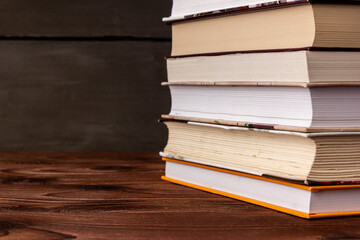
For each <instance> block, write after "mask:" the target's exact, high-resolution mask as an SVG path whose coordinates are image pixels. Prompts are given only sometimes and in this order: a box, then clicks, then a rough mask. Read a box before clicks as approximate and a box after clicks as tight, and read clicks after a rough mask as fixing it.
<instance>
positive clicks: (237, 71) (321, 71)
mask: <svg viewBox="0 0 360 240" xmlns="http://www.w3.org/2000/svg"><path fill="white" fill-rule="evenodd" d="M166 61H167V73H168V83H169V84H184V85H185V84H198V83H206V84H214V85H216V84H217V85H219V84H225V83H229V84H234V83H243V84H244V85H245V83H248V84H254V83H258V84H262V85H265V84H266V83H268V84H269V85H281V84H282V85H286V84H288V85H289V84H290V83H303V85H308V86H309V85H320V84H323V85H325V84H332V85H345V84H347V85H354V84H357V85H358V84H360V51H346V52H344V51H307V50H294V51H286V52H261V53H233V54H221V55H215V56H214V55H210V56H206V55H205V56H191V57H169V58H167V60H166Z"/></svg>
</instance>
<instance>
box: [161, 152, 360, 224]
mask: <svg viewBox="0 0 360 240" xmlns="http://www.w3.org/2000/svg"><path fill="white" fill-rule="evenodd" d="M163 179H164V180H167V181H170V182H173V183H176V184H180V185H184V186H188V187H192V188H195V189H199V190H203V191H207V192H211V193H215V194H219V195H223V196H227V197H230V198H234V199H238V200H242V201H245V202H249V203H253V204H256V205H260V206H263V207H267V208H271V209H274V210H277V211H281V212H285V213H288V214H292V215H295V216H298V217H302V218H321V217H338V216H349V215H359V214H360V202H359V201H358V199H359V197H360V185H343V186H319V187H308V186H302V185H299V184H292V183H288V182H284V181H279V180H274V179H267V178H262V177H256V176H251V175H249V174H242V173H239V172H234V171H227V170H224V169H220V168H213V167H207V166H204V165H199V164H189V163H187V162H182V161H176V160H172V159H166V170H165V176H164V177H163Z"/></svg>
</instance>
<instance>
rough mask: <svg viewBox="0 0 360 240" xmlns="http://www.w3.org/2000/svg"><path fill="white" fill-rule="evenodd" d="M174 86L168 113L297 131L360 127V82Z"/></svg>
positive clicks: (344, 129) (174, 116)
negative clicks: (324, 84)
mask: <svg viewBox="0 0 360 240" xmlns="http://www.w3.org/2000/svg"><path fill="white" fill-rule="evenodd" d="M169 87H170V92H171V102H172V103H171V111H170V113H169V115H168V116H167V115H164V116H163V117H165V118H180V119H186V120H193V121H200V122H213V123H225V124H226V123H228V122H233V123H234V124H229V125H251V124H255V125H266V126H267V127H271V128H276V129H278V130H290V129H292V130H295V131H312V129H315V130H316V131H338V130H341V131H349V130H350V131H353V129H358V130H359V127H360V87H359V86H358V87H350V86H348V87H346V86H344V87H342V86H341V87H335V86H328V87H298V86H294V87H291V86H266V85H265V86H243V85H239V86H238V85H235V86H234V85H214V86H207V85H201V84H199V85H188V86H183V85H170V86H169ZM346 129H348V130H346Z"/></svg>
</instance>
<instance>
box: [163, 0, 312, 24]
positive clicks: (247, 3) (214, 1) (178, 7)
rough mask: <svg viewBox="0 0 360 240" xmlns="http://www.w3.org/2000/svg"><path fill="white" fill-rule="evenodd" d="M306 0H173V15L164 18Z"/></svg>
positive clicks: (178, 18) (182, 17)
mask: <svg viewBox="0 0 360 240" xmlns="http://www.w3.org/2000/svg"><path fill="white" fill-rule="evenodd" d="M300 1H301V2H307V1H304V0H279V1H269V0H242V1H239V0H173V7H172V10H171V16H170V17H166V18H163V21H164V22H169V21H176V20H182V19H185V18H192V17H196V16H201V15H204V14H216V13H219V12H229V11H236V10H238V9H239V8H248V9H252V8H258V7H262V6H269V5H280V4H286V3H291V2H300Z"/></svg>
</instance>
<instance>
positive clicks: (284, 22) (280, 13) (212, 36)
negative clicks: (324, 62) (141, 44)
mask: <svg viewBox="0 0 360 240" xmlns="http://www.w3.org/2000/svg"><path fill="white" fill-rule="evenodd" d="M172 33H173V36H172V38H173V46H172V53H171V54H172V56H179V55H191V54H204V53H215V52H233V51H253V50H269V49H289V48H291V49H292V48H306V47H307V48H360V5H357V4H353V5H351V4H316V3H314V4H310V3H306V4H295V5H292V6H289V7H284V8H273V9H271V10H266V11H254V12H246V13H242V12H239V13H236V14H231V15H219V16H214V17H208V18H200V19H193V20H187V21H180V22H175V23H173V24H172Z"/></svg>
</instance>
